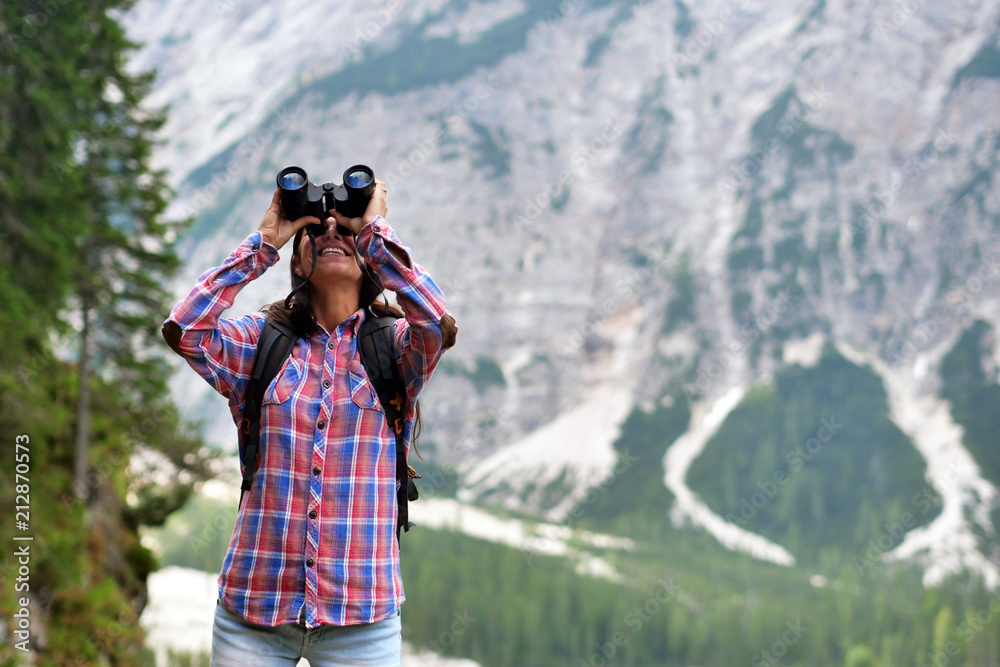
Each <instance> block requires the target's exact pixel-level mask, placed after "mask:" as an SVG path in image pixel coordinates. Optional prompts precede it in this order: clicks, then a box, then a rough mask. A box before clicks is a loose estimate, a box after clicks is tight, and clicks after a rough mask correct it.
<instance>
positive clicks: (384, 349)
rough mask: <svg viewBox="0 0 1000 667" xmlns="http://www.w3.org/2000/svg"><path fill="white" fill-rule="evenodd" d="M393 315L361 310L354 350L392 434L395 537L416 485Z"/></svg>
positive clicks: (405, 527)
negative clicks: (408, 453)
mask: <svg viewBox="0 0 1000 667" xmlns="http://www.w3.org/2000/svg"><path fill="white" fill-rule="evenodd" d="M395 321H396V318H395V317H392V316H389V315H386V316H382V317H376V316H375V315H373V314H372V312H371V310H368V311H367V312H366V313H365V321H364V322H362V323H361V332H360V334H359V335H358V351H359V352H360V353H361V363H363V364H364V366H365V372H366V373H367V374H368V379H369V380H371V382H372V384H373V385H374V386H375V393H376V394H378V400H379V402H380V403H381V404H382V410H383V411H384V413H385V418H386V421H387V422H388V424H389V429H390V430H391V431H392V432H393V433H394V434H395V436H396V483H397V485H398V487H399V488H398V490H397V491H396V500H397V506H398V507H397V510H398V516H397V520H396V539H397V540H399V529H400V528H402V529H403V530H404V531H409V530H410V526H412V525H413V524H412V523H410V521H409V512H408V509H407V501H412V500H416V499H417V497H418V494H417V486H416V484H414V483H413V481H412V480H411V479H410V473H409V467H408V466H407V465H406V443H405V442H404V440H403V425H404V423H405V421H406V387H405V386H404V385H403V380H402V378H401V377H400V375H399V368H398V367H397V366H396V345H395V339H394V336H393V323H394V322H395Z"/></svg>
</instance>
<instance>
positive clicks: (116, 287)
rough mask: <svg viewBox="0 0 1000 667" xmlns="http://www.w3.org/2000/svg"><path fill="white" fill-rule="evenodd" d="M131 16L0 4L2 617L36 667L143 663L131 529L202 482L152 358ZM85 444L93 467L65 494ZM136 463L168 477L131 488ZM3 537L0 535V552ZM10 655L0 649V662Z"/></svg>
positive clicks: (150, 245)
mask: <svg viewBox="0 0 1000 667" xmlns="http://www.w3.org/2000/svg"><path fill="white" fill-rule="evenodd" d="M129 4H130V3H129V2H127V1H122V0H104V1H101V2H87V3H75V2H64V1H60V2H41V1H24V2H16V3H3V5H2V6H0V327H2V329H3V331H4V344H3V346H0V437H2V438H4V442H6V443H8V444H7V445H6V447H5V449H6V450H7V451H9V452H10V455H9V456H5V457H4V458H3V460H2V462H0V476H2V481H0V499H2V501H3V502H4V503H5V504H6V505H7V506H8V507H13V506H14V505H15V488H14V485H13V482H14V481H15V477H14V456H13V450H14V438H15V436H16V435H19V434H24V435H26V436H28V438H29V443H30V444H29V454H30V456H29V468H30V472H29V474H28V475H27V476H28V478H29V480H30V483H29V485H30V494H29V497H30V508H31V509H30V521H29V522H28V523H29V528H28V530H27V531H25V532H24V533H20V534H22V535H24V534H28V535H30V536H32V537H33V540H32V541H31V542H30V545H31V546H30V548H31V573H30V580H29V582H28V583H29V590H27V591H23V590H22V591H19V592H15V590H14V586H13V585H12V584H13V574H14V573H15V572H16V571H17V569H16V565H17V562H16V560H15V561H14V562H13V563H12V560H13V559H12V558H11V557H10V556H6V557H4V559H3V568H4V569H3V592H2V594H0V609H2V610H3V616H4V618H5V623H6V624H7V631H8V634H7V637H8V638H10V637H12V636H13V635H11V634H10V633H9V631H10V630H11V629H12V626H11V625H10V619H11V618H12V614H13V612H14V610H15V609H16V608H17V607H18V599H19V598H20V597H22V596H27V597H29V599H30V600H31V610H32V614H33V616H32V618H33V624H32V628H33V635H32V644H31V648H32V649H33V657H34V660H35V662H36V663H37V664H44V665H70V664H118V665H128V664H141V662H142V660H143V658H142V631H141V628H140V627H139V624H138V617H139V614H140V613H141V611H142V607H143V605H144V600H145V580H146V576H147V575H148V573H149V572H150V571H151V570H152V569H154V568H155V567H156V563H155V559H154V558H153V555H152V553H151V552H149V551H148V550H147V549H145V548H144V547H143V546H142V545H141V544H140V542H139V537H138V526H139V525H142V524H156V523H158V522H162V521H163V520H164V519H165V518H166V516H167V515H168V514H169V513H170V512H171V511H173V509H175V508H176V507H178V506H179V505H180V504H182V503H183V502H184V500H185V499H186V498H187V496H188V495H189V494H190V493H191V490H192V488H193V485H194V484H195V482H196V481H197V480H198V479H199V478H201V477H203V476H204V475H205V474H206V471H205V463H206V460H205V456H204V455H203V454H202V450H201V443H200V441H199V440H198V438H197V437H196V436H195V435H193V432H192V430H191V429H190V428H189V427H188V426H186V425H185V424H183V423H182V422H181V420H180V418H179V415H178V413H177V411H176V409H175V408H174V407H173V405H172V404H171V403H170V402H169V400H168V398H167V387H166V378H167V371H168V367H167V365H166V363H165V362H164V361H163V360H162V358H161V357H160V355H159V354H157V353H150V352H149V350H162V349H163V348H162V343H161V341H160V340H159V326H160V323H161V322H162V321H163V319H164V318H165V317H166V315H167V313H168V312H169V308H170V305H169V301H168V300H167V293H166V291H165V289H164V285H166V284H167V281H168V279H169V277H170V276H171V274H172V273H173V272H174V271H175V270H176V268H177V267H178V265H179V263H180V262H179V259H178V257H177V255H176V253H175V251H174V247H173V241H174V240H175V239H176V237H177V235H178V232H179V229H178V228H177V226H176V225H170V224H166V223H164V222H162V221H161V219H160V218H161V215H162V213H163V210H164V208H165V206H166V196H167V194H168V193H167V188H166V186H165V182H164V176H163V174H162V173H159V172H155V171H153V170H151V168H150V166H149V157H150V151H151V148H152V145H153V134H154V133H155V131H156V130H157V129H158V128H159V127H160V126H161V124H162V122H163V119H162V117H161V116H160V115H159V114H156V113H152V112H150V111H148V110H145V109H141V108H140V102H141V100H142V99H143V97H144V95H145V94H146V93H147V92H148V89H149V86H150V83H151V81H152V75H151V74H145V75H134V74H131V73H129V72H128V71H127V70H126V58H127V55H128V53H129V51H130V50H131V49H132V48H133V45H132V44H130V43H129V42H128V40H127V39H126V37H125V34H124V30H123V28H122V26H121V25H120V24H119V23H118V20H117V19H116V18H115V15H116V12H118V11H120V10H124V9H127V8H128V6H129ZM85 341H86V347H83V346H84V342H85ZM66 357H70V358H72V359H73V361H72V362H67V361H65V360H64V359H65V358H66ZM83 389H85V390H86V391H82V390H83ZM86 397H89V398H86ZM84 399H85V400H84ZM81 433H82V438H81ZM21 442H24V440H23V439H22V440H21ZM80 442H82V444H84V445H86V448H85V449H82V450H81V451H82V452H84V453H85V454H86V456H87V458H86V459H84V461H85V462H87V463H89V465H87V466H86V467H84V468H83V471H84V474H83V475H82V476H81V478H80V486H79V487H77V488H76V489H74V479H73V470H74V462H75V460H76V452H77V450H78V448H79V444H80ZM137 451H140V452H146V453H147V455H148V456H149V457H156V458H159V459H161V460H162V461H164V463H163V465H164V466H166V467H167V468H169V469H171V470H173V471H174V473H175V475H176V477H175V479H174V480H172V481H171V482H170V483H169V484H168V486H166V487H164V486H161V484H160V483H158V481H157V480H154V478H153V477H152V476H151V475H142V474H133V473H131V472H130V471H129V470H128V468H129V463H130V460H131V458H132V455H133V454H134V453H135V452H137ZM167 462H169V463H167ZM161 467H162V466H161ZM77 490H79V491H80V492H81V493H82V495H83V497H80V495H79V494H78V493H76V491H77ZM133 494H134V495H133ZM10 524H13V522H5V523H4V524H3V525H0V539H2V540H3V541H4V542H5V543H6V544H12V543H13V542H12V541H11V538H12V537H13V533H14V531H15V527H14V525H10ZM16 655H22V654H21V653H20V652H19V651H15V649H14V648H13V647H12V646H11V644H10V643H8V644H7V645H6V646H5V647H3V648H2V649H0V663H3V664H9V663H10V662H11V661H13V660H14V659H15V656H16Z"/></svg>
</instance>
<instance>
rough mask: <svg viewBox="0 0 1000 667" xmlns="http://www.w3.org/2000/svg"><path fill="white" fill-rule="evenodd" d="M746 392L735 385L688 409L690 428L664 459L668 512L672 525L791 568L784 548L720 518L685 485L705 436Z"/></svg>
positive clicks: (703, 446)
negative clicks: (708, 403) (690, 527)
mask: <svg viewBox="0 0 1000 667" xmlns="http://www.w3.org/2000/svg"><path fill="white" fill-rule="evenodd" d="M746 391H747V390H746V387H744V386H736V387H733V388H732V389H730V390H729V391H728V392H726V393H725V394H724V395H723V396H722V397H721V398H719V399H718V400H716V401H715V402H714V403H713V404H712V405H711V408H709V409H706V406H705V405H704V404H701V405H696V406H694V407H693V408H692V410H691V427H690V428H689V429H688V431H687V432H686V433H684V435H682V436H681V437H679V438H677V440H676V441H674V444H672V445H671V446H670V448H669V449H668V450H667V454H666V456H665V458H664V467H665V468H666V475H665V477H664V483H665V484H666V485H667V488H668V489H670V491H671V492H672V493H673V494H674V496H675V498H676V500H675V501H674V506H673V508H672V509H671V511H670V518H671V520H672V521H673V522H674V524H675V525H682V524H683V523H684V521H690V522H691V524H692V525H694V526H700V527H701V528H704V529H705V530H706V531H708V533H709V534H710V535H711V536H712V537H714V538H715V539H716V540H718V541H719V543H720V544H722V546H724V547H726V548H727V549H731V550H733V551H742V552H744V553H747V554H749V555H751V556H753V557H754V558H758V559H760V560H763V561H768V562H771V563H777V564H778V565H785V566H789V567H791V566H792V565H795V557H794V556H792V554H790V553H789V552H788V551H787V550H786V549H785V548H783V547H781V546H779V545H777V544H775V543H773V542H771V541H769V540H767V539H765V538H764V537H762V536H760V535H757V534H756V533H751V532H750V531H747V530H743V529H742V528H740V527H738V526H735V525H733V524H731V523H729V522H727V521H726V520H724V519H723V518H722V517H720V516H719V515H718V514H716V513H715V512H713V511H712V510H711V509H709V507H708V505H706V504H705V503H703V502H702V501H701V499H700V498H698V496H697V494H695V493H694V492H693V491H692V490H691V489H690V488H688V486H687V482H686V481H685V477H687V471H688V469H689V468H690V467H691V464H692V463H693V462H694V460H695V459H696V458H697V457H698V455H699V454H701V452H702V450H703V449H704V448H705V444H706V443H707V442H708V441H709V439H710V438H711V437H712V436H713V435H715V432H716V431H718V430H719V427H720V426H721V425H722V422H724V421H725V420H726V417H728V416H729V413H730V412H732V411H733V409H734V408H735V407H736V406H737V405H739V402H740V401H741V400H743V396H745V395H746Z"/></svg>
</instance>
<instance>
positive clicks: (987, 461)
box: [941, 320, 1000, 484]
mask: <svg viewBox="0 0 1000 667" xmlns="http://www.w3.org/2000/svg"><path fill="white" fill-rule="evenodd" d="M994 335H995V334H994V332H993V328H992V327H991V326H990V325H989V323H987V322H985V321H983V320H976V321H975V322H974V323H973V324H972V326H970V327H969V328H968V329H966V330H965V332H964V333H963V334H962V336H961V337H960V338H959V339H958V342H957V343H955V346H954V347H953V348H952V349H951V351H949V352H948V354H946V355H945V356H944V358H943V359H941V397H942V398H944V399H946V400H948V401H950V402H951V414H952V416H953V417H954V419H955V421H956V422H957V423H958V424H960V425H961V426H962V428H963V429H964V430H965V435H964V437H963V438H962V442H963V443H964V444H965V446H966V447H967V448H968V450H969V452H970V453H971V454H972V456H973V458H974V459H975V460H976V463H978V464H979V466H980V468H981V469H982V471H983V475H984V476H985V477H986V478H987V479H989V480H991V481H992V482H993V483H994V484H1000V448H998V447H997V434H998V433H1000V385H998V384H997V378H996V369H995V365H994V364H993V363H990V366H989V368H990V371H991V372H990V373H989V374H987V372H986V370H985V369H984V363H983V362H984V360H988V359H990V350H992V349H993V347H992V345H987V341H988V340H990V341H992V338H993V336H994Z"/></svg>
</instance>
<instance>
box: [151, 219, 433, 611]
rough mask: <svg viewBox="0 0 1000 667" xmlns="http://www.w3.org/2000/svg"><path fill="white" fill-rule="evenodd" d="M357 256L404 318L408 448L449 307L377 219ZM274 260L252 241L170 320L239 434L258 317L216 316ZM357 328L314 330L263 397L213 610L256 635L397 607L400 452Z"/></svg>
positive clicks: (204, 280) (400, 352) (400, 330)
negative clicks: (220, 607)
mask: <svg viewBox="0 0 1000 667" xmlns="http://www.w3.org/2000/svg"><path fill="white" fill-rule="evenodd" d="M356 247H357V252H358V253H359V254H360V255H361V257H363V258H364V259H366V260H367V262H368V265H369V266H370V267H372V268H373V270H374V271H375V272H377V274H378V276H379V277H380V278H381V280H382V283H383V285H384V286H385V287H386V289H389V290H393V291H394V292H396V298H397V302H398V303H399V305H400V307H401V308H402V309H403V311H404V313H405V315H406V316H405V319H404V318H400V319H398V320H397V321H396V325H395V342H396V356H397V362H398V365H399V369H400V374H401V376H402V379H403V381H404V383H405V384H406V391H407V398H408V399H409V401H408V405H409V407H408V412H407V416H406V424H405V426H404V433H405V435H406V442H407V443H409V440H410V435H411V434H412V430H413V421H414V413H415V409H414V407H413V406H414V402H415V400H416V398H417V395H418V394H419V393H420V391H421V389H422V388H423V387H424V385H425V384H426V383H427V380H428V379H429V378H430V376H431V372H432V371H433V370H434V367H435V366H436V365H437V362H438V359H439V358H440V355H441V349H442V347H441V346H442V332H441V325H440V320H441V317H442V316H443V315H444V314H445V312H446V311H445V304H444V297H443V295H442V294H441V291H440V290H439V289H438V287H437V286H436V285H435V284H434V282H433V281H432V280H431V278H430V276H429V275H428V274H427V273H426V272H425V271H424V269H423V268H422V267H420V266H419V265H417V264H415V263H413V262H412V261H410V255H409V251H408V249H407V248H405V247H404V246H402V245H401V244H400V243H399V239H398V238H397V237H396V235H395V233H394V232H393V231H392V228H391V227H390V226H389V225H388V223H387V222H386V221H385V219H384V218H382V217H378V218H377V219H376V220H375V221H374V222H373V223H372V224H370V225H366V226H365V227H364V228H363V229H362V230H361V233H360V234H359V235H358V237H357V240H356ZM389 248H393V249H394V250H395V251H396V252H397V254H399V255H400V256H402V257H404V258H405V259H406V260H407V261H406V262H401V261H400V259H399V258H397V257H395V256H393V253H391V252H389ZM277 261H278V251H277V250H276V249H275V248H274V247H273V246H271V245H269V244H266V243H263V242H262V239H261V235H260V233H259V232H254V233H253V234H251V235H250V236H249V237H248V238H247V239H246V240H244V241H243V242H242V243H241V244H240V245H239V247H238V248H237V249H236V250H235V251H234V252H233V254H231V255H230V256H229V258H228V259H227V260H226V261H225V263H224V264H223V265H222V266H220V267H218V268H215V269H210V270H209V271H206V272H205V273H204V274H202V276H201V277H200V278H199V279H198V284H197V285H196V286H195V288H194V289H193V290H191V293H190V294H188V296H187V297H186V298H184V299H183V300H182V301H181V302H180V303H178V304H177V306H175V307H174V309H173V311H172V312H171V313H170V317H169V318H168V321H173V322H175V323H176V324H177V325H179V326H180V328H181V331H182V334H181V338H180V343H179V344H178V345H177V346H176V350H177V351H178V353H179V354H181V355H182V356H183V357H184V358H185V359H186V360H187V362H188V363H189V364H190V365H191V367H192V368H194V369H195V370H196V371H197V372H198V374H199V375H201V376H202V377H203V378H205V380H207V381H208V382H209V383H210V384H211V385H212V386H213V387H214V388H215V390H216V391H218V392H219V393H220V394H222V395H223V396H225V397H226V398H228V399H229V406H230V409H231V411H232V414H233V420H234V421H235V422H236V424H239V423H240V422H241V420H242V418H243V397H244V393H245V389H246V385H247V382H248V379H249V376H250V373H251V370H252V368H253V362H254V357H255V355H256V345H257V338H258V337H259V335H260V331H261V328H262V326H263V322H264V318H265V315H264V314H263V313H260V312H255V313H250V314H249V315H244V316H243V317H239V318H236V319H220V315H221V314H222V313H223V311H225V310H226V309H227V308H229V307H230V306H231V305H232V303H233V300H234V299H235V297H236V295H237V293H238V292H239V291H240V290H241V289H242V288H243V287H244V286H245V285H246V284H247V283H248V282H249V281H251V280H253V279H254V278H257V277H258V276H260V275H261V274H262V273H264V271H265V270H266V269H267V268H268V267H269V266H271V265H272V264H274V263H275V262H277ZM364 317H365V311H364V310H358V311H357V312H356V313H354V314H353V315H352V316H351V317H349V318H348V319H347V320H345V321H343V322H341V323H340V324H339V325H338V326H337V328H336V329H335V330H334V331H332V332H327V331H326V330H325V329H323V327H322V326H319V328H318V331H317V333H315V334H314V335H313V336H312V337H310V338H308V339H306V338H300V339H299V340H298V341H296V343H295V346H294V347H293V349H292V354H291V356H290V357H289V358H288V360H287V361H286V362H285V364H284V365H283V366H282V367H281V369H280V370H279V372H278V375H277V376H276V377H275V379H274V381H273V382H272V383H271V385H270V386H269V387H268V388H267V391H266V392H265V394H264V401H263V405H262V409H261V436H260V454H259V459H258V461H259V464H258V468H257V473H256V476H255V478H254V484H253V488H252V489H251V491H250V492H249V493H248V494H247V496H246V499H245V500H244V502H243V507H242V508H241V509H240V512H239V515H238V516H237V519H236V526H235V528H234V530H233V535H232V537H231V538H230V541H229V551H228V553H227V554H226V558H225V561H224V562H223V565H222V572H221V574H220V575H219V597H220V600H221V601H222V603H223V604H225V605H226V607H227V608H228V609H230V610H231V611H232V612H234V613H236V614H238V615H239V616H242V617H243V618H244V619H246V620H247V621H249V622H251V623H255V624H258V625H266V626H275V625H280V624H283V623H297V622H298V620H299V614H300V612H301V611H302V609H303V607H304V608H305V620H306V627H309V628H314V627H316V626H318V625H320V624H330V625H353V624H357V623H374V622H376V621H380V620H382V619H385V618H388V617H389V616H391V615H392V614H394V613H395V612H396V610H397V609H399V607H400V605H401V604H402V603H403V600H404V599H405V596H404V595H403V582H402V579H401V577H400V572H399V546H398V545H397V543H396V537H395V528H396V510H397V506H396V494H395V490H396V442H395V438H394V436H393V433H392V431H391V430H390V428H389V426H388V424H387V423H386V419H385V416H384V414H383V413H382V410H381V405H380V403H379V399H378V395H377V394H376V393H375V388H374V386H373V385H372V383H371V382H370V381H369V379H368V376H367V374H366V373H365V370H364V367H363V365H362V363H361V357H360V355H359V353H358V347H357V338H356V336H357V334H358V332H359V330H360V326H361V322H362V320H363V319H364ZM241 467H242V465H241Z"/></svg>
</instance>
